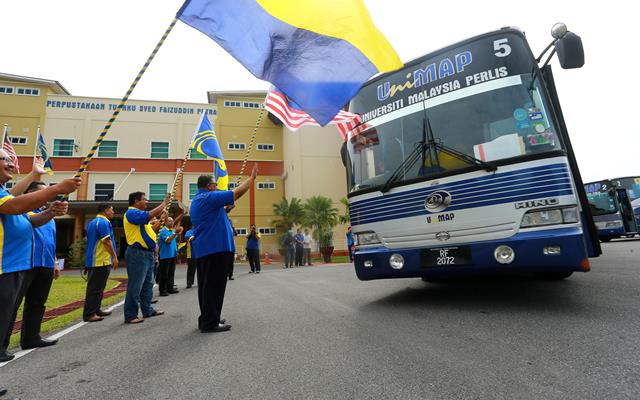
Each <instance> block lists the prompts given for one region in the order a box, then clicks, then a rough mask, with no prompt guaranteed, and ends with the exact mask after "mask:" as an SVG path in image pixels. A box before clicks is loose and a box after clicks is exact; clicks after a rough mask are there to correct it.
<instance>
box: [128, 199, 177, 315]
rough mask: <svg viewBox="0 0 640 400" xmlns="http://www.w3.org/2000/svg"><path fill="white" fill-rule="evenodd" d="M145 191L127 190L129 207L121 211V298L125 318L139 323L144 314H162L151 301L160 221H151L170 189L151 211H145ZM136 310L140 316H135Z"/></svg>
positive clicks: (164, 205) (164, 201)
mask: <svg viewBox="0 0 640 400" xmlns="http://www.w3.org/2000/svg"><path fill="white" fill-rule="evenodd" d="M148 203H149V201H148V200H147V197H146V195H145V194H144V193H143V192H133V193H130V194H129V208H128V209H127V211H126V212H125V213H124V218H123V223H124V234H125V236H126V238H127V245H128V246H127V250H126V251H125V253H124V258H125V262H126V264H127V276H128V277H129V279H128V280H127V294H126V295H125V298H124V322H125V323H127V324H139V323H141V322H144V318H149V317H155V316H158V315H163V314H164V311H159V310H156V309H155V307H154V306H153V305H152V303H151V302H152V299H153V281H154V278H153V268H154V262H155V255H154V252H155V249H156V247H157V245H156V238H157V232H158V231H159V230H160V221H157V222H156V223H155V224H154V225H152V224H151V223H150V221H151V220H153V219H154V218H155V217H157V216H159V215H160V214H161V213H162V211H163V210H164V209H165V208H166V207H167V205H168V204H169V193H167V194H166V195H165V197H164V200H163V201H162V203H160V205H158V206H157V207H156V208H154V209H153V210H151V211H146V209H147V204H148ZM138 310H141V311H142V317H143V318H140V317H138Z"/></svg>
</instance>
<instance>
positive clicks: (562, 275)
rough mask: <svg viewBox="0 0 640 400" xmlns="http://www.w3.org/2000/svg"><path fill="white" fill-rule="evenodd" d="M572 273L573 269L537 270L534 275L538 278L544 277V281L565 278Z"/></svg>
mask: <svg viewBox="0 0 640 400" xmlns="http://www.w3.org/2000/svg"><path fill="white" fill-rule="evenodd" d="M572 274H573V271H562V272H538V273H537V274H536V276H537V277H538V278H540V279H544V280H546V281H559V280H562V279H566V278H568V277H570V276H571V275H572Z"/></svg>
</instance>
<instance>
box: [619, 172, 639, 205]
mask: <svg viewBox="0 0 640 400" xmlns="http://www.w3.org/2000/svg"><path fill="white" fill-rule="evenodd" d="M615 181H616V182H615V183H616V185H617V186H619V187H622V188H625V189H627V193H628V194H629V200H631V201H634V200H637V199H639V198H640V176H634V177H629V178H618V179H615Z"/></svg>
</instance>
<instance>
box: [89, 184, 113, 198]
mask: <svg viewBox="0 0 640 400" xmlns="http://www.w3.org/2000/svg"><path fill="white" fill-rule="evenodd" d="M115 186H116V185H114V184H113V183H96V185H95V189H94V193H95V196H94V200H96V201H109V200H113V192H114V191H115Z"/></svg>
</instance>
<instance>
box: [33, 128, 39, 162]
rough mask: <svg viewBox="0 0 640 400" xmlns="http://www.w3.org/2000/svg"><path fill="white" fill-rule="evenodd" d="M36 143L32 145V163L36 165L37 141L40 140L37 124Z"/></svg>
mask: <svg viewBox="0 0 640 400" xmlns="http://www.w3.org/2000/svg"><path fill="white" fill-rule="evenodd" d="M36 132H37V133H36V140H35V142H36V144H35V145H34V146H33V165H36V158H38V157H37V154H38V142H39V141H40V125H38V130H37V131H36Z"/></svg>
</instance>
